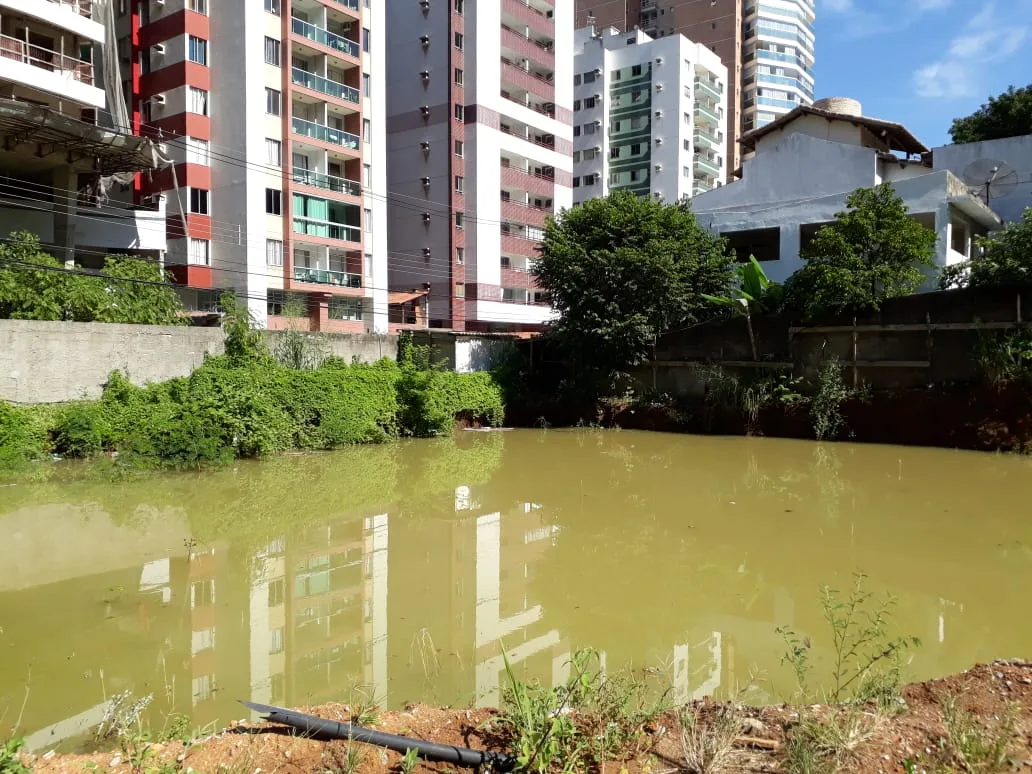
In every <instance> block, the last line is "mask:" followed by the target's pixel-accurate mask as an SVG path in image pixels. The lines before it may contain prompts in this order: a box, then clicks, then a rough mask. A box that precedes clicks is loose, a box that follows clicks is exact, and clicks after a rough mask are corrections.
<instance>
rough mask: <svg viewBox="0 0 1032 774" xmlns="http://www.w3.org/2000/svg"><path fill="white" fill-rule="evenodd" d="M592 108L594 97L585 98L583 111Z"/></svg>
mask: <svg viewBox="0 0 1032 774" xmlns="http://www.w3.org/2000/svg"><path fill="white" fill-rule="evenodd" d="M593 107H595V98H594V97H586V98H585V99H584V109H585V110H591V109H592V108H593Z"/></svg>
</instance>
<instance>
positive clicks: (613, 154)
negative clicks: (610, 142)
mask: <svg viewBox="0 0 1032 774" xmlns="http://www.w3.org/2000/svg"><path fill="white" fill-rule="evenodd" d="M609 158H611V159H618V158H620V146H619V145H614V146H612V147H611V148H610V149H609Z"/></svg>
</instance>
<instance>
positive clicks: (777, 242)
mask: <svg viewBox="0 0 1032 774" xmlns="http://www.w3.org/2000/svg"><path fill="white" fill-rule="evenodd" d="M721 236H722V237H724V238H725V239H727V247H728V250H729V251H730V252H732V253H734V254H735V256H736V257H737V259H738V261H739V263H745V262H747V261H748V260H749V256H750V255H755V256H756V260H757V261H777V260H780V258H781V229H780V228H756V229H752V230H750V231H731V232H727V233H723V234H721Z"/></svg>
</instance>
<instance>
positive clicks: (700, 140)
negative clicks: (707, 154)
mask: <svg viewBox="0 0 1032 774" xmlns="http://www.w3.org/2000/svg"><path fill="white" fill-rule="evenodd" d="M692 139H693V140H695V144H696V145H706V146H709V147H711V148H713V149H714V150H719V149H720V148H721V147H723V145H724V143H723V141H722V140H720V139H719V138H718V137H717V136H716V135H714V134H711V133H710V132H705V131H702V130H701V129H696V130H695V134H693V135H692Z"/></svg>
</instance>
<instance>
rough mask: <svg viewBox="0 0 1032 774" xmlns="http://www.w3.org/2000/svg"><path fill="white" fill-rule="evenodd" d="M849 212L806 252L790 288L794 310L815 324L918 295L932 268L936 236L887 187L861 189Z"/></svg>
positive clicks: (823, 230)
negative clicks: (837, 315)
mask: <svg viewBox="0 0 1032 774" xmlns="http://www.w3.org/2000/svg"><path fill="white" fill-rule="evenodd" d="M846 206H847V207H848V208H849V209H848V210H845V211H843V212H839V213H836V214H835V221H834V222H833V223H830V224H829V225H827V226H824V227H823V228H821V229H820V230H819V231H818V232H817V234H816V235H815V236H814V238H813V241H812V242H811V243H810V244H809V245H808V246H807V247H806V248H805V249H804V250H803V251H802V252H801V254H800V257H802V258H803V259H804V260H806V265H805V266H803V268H802V269H800V270H799V271H797V272H796V273H795V274H793V275H792V276H791V277H789V279H788V282H786V283H785V294H786V302H787V305H788V307H789V308H791V309H792V310H793V311H795V312H796V313H798V314H801V315H802V316H803V317H804V318H805V319H808V320H813V319H817V318H820V317H824V316H827V315H833V314H838V313H841V312H844V311H847V310H854V311H866V310H876V309H878V307H879V306H880V304H881V302H882V301H883V300H885V299H886V298H895V297H897V296H905V295H909V294H910V293H913V292H914V291H915V290H917V288H918V287H919V286H920V285H921V283H922V282H923V281H924V280H925V273H924V271H922V267H930V266H933V265H934V263H933V257H934V255H935V243H936V239H937V237H936V235H935V232H934V231H932V230H930V229H927V228H925V227H924V226H922V225H921V224H920V223H918V222H917V221H916V220H914V219H913V218H911V217H910V215H909V214H908V211H907V206H906V204H904V203H903V199H901V198H900V197H899V196H897V195H896V193H895V191H894V190H893V188H892V186H891V185H889V184H888V183H885V184H883V185H879V186H877V187H875V188H860V189H857V190H856V191H854V192H853V193H851V194H850V195H849V197H848V198H847V199H846Z"/></svg>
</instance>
